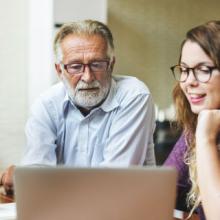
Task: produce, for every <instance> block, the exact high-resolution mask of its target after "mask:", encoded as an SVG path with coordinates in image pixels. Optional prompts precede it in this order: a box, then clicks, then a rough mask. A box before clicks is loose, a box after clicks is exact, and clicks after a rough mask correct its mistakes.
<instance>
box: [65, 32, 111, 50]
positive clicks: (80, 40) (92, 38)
mask: <svg viewBox="0 0 220 220" xmlns="http://www.w3.org/2000/svg"><path fill="white" fill-rule="evenodd" d="M100 46H102V47H107V42H106V40H105V39H104V38H103V37H102V36H101V35H98V34H93V35H84V34H81V35H75V34H70V35H68V36H66V37H65V38H64V39H63V40H62V42H61V47H63V48H66V47H77V48H79V49H80V48H82V49H83V48H85V47H91V48H92V47H100Z"/></svg>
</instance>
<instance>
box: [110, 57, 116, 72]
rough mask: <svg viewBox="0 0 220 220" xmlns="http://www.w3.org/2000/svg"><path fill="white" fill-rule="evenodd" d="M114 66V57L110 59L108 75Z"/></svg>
mask: <svg viewBox="0 0 220 220" xmlns="http://www.w3.org/2000/svg"><path fill="white" fill-rule="evenodd" d="M114 65H115V56H113V57H112V61H111V63H110V67H109V70H110V73H112V72H113V69H114Z"/></svg>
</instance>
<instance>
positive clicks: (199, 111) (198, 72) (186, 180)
mask: <svg viewBox="0 0 220 220" xmlns="http://www.w3.org/2000/svg"><path fill="white" fill-rule="evenodd" d="M171 70H172V72H173V75H174V77H175V79H176V80H177V81H178V83H177V85H176V86H175V88H174V90H173V98H174V103H175V106H176V115H177V121H178V123H179V125H180V127H181V128H182V129H183V134H182V136H181V137H180V139H179V140H178V142H177V143H176V145H175V147H174V149H173V151H172V152H171V154H170V155H169V157H168V159H167V160H166V162H165V165H171V166H174V167H176V168H177V170H178V171H179V180H178V199H177V200H178V202H177V204H178V206H179V207H178V208H179V209H182V208H183V207H181V206H182V204H183V202H182V201H181V200H182V199H183V198H184V195H185V194H187V204H188V207H189V210H190V214H189V215H191V214H192V212H194V211H197V212H198V213H199V216H200V219H208V220H218V219H220V151H219V146H218V144H219V141H218V140H220V138H218V137H220V21H210V22H208V23H206V24H204V25H200V26H197V27H195V28H193V29H191V30H190V31H188V32H187V34H186V39H185V40H184V41H183V43H182V47H181V53H180V58H179V63H178V65H175V66H173V67H171ZM202 208H203V210H204V212H205V214H204V213H203V210H202ZM205 217H206V218H205Z"/></svg>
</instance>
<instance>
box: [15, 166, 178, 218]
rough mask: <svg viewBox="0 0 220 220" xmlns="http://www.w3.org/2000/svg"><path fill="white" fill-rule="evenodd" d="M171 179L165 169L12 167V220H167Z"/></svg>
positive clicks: (171, 198) (172, 192) (173, 182)
mask: <svg viewBox="0 0 220 220" xmlns="http://www.w3.org/2000/svg"><path fill="white" fill-rule="evenodd" d="M176 178H177V173H176V171H175V170H174V169H172V168H167V167H141V168H140V167H139V168H138V167H134V168H127V169H126V168H66V167H56V168H52V167H44V168H43V167H17V168H16V170H15V200H16V208H17V220H171V219H173V210H174V205H175V193H176Z"/></svg>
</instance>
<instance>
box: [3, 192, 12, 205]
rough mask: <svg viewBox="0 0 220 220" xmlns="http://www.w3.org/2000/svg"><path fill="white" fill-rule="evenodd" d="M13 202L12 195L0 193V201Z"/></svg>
mask: <svg viewBox="0 0 220 220" xmlns="http://www.w3.org/2000/svg"><path fill="white" fill-rule="evenodd" d="M10 202H14V197H13V196H11V195H10V196H8V195H4V194H3V193H0V203H10Z"/></svg>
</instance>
